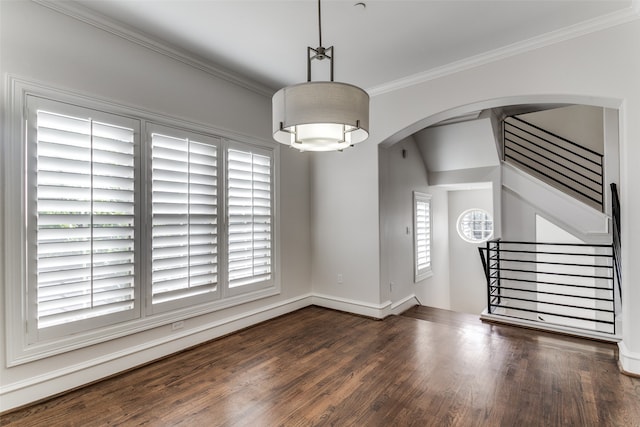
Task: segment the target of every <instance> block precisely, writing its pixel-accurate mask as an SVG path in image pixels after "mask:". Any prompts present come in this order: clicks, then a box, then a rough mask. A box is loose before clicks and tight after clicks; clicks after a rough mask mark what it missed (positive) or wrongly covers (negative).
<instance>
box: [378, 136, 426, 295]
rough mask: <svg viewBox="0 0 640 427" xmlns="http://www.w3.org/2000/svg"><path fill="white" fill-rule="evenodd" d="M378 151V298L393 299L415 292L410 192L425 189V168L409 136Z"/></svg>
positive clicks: (424, 190)
mask: <svg viewBox="0 0 640 427" xmlns="http://www.w3.org/2000/svg"><path fill="white" fill-rule="evenodd" d="M403 150H404V153H405V156H404V157H403V155H402V153H403ZM379 155H380V159H379V160H380V266H381V268H380V282H381V283H382V284H386V285H387V286H380V300H381V301H387V300H389V301H391V302H392V303H395V302H398V301H401V300H403V299H404V298H407V297H410V296H412V295H414V294H415V291H414V271H413V270H414V251H413V245H414V244H413V240H414V230H413V192H414V191H419V192H421V193H428V185H427V171H426V169H425V167H424V163H423V162H422V157H421V156H420V152H419V151H418V148H417V147H416V144H415V142H414V140H413V138H411V137H409V138H406V139H405V140H403V141H401V142H399V143H398V144H395V145H394V146H393V147H390V148H382V147H381V148H380V153H379ZM391 284H393V285H391Z"/></svg>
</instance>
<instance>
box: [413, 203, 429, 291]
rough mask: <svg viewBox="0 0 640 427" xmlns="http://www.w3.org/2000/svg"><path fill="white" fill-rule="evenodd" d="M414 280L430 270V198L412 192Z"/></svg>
mask: <svg viewBox="0 0 640 427" xmlns="http://www.w3.org/2000/svg"><path fill="white" fill-rule="evenodd" d="M414 199H415V201H414V203H415V207H414V209H415V214H414V215H415V231H414V234H415V269H416V271H415V273H416V280H420V279H421V278H423V275H425V274H426V273H428V272H430V270H431V198H430V196H428V195H426V194H420V193H414Z"/></svg>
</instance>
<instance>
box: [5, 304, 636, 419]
mask: <svg viewBox="0 0 640 427" xmlns="http://www.w3.org/2000/svg"><path fill="white" fill-rule="evenodd" d="M616 359H617V349H616V346H614V345H611V344H606V343H599V342H593V341H587V340H582V339H577V338H571V337H563V336H558V335H553V334H549V333H543V332H536V331H531V330H526V329H520V328H514V327H509V326H505V325H494V324H487V323H482V322H481V321H479V320H478V319H477V317H475V316H469V315H461V314H459V313H452V312H448V311H444V310H437V309H431V308H425V307H416V308H414V309H411V310H409V311H408V312H407V313H405V315H403V316H391V317H389V318H387V319H385V320H383V321H376V320H371V319H367V318H363V317H359V316H352V315H349V314H345V313H340V312H337V311H332V310H326V309H322V308H318V307H308V308H305V309H302V310H299V311H297V312H294V313H291V314H288V315H285V316H282V317H279V318H277V319H273V320H270V321H268V322H265V323H262V324H260V325H256V326H255V327H252V328H249V329H246V330H243V331H240V332H238V333H236V334H232V335H230V336H227V337H224V338H221V339H218V340H215V341H212V342H209V343H206V344H203V345H201V346H198V347H196V348H193V349H190V350H187V351H184V352H182V353H179V354H176V355H174V356H171V357H169V358H166V359H163V360H159V361H157V362H155V363H152V364H149V365H147V366H143V367H140V368H138V369H135V370H133V371H130V372H127V373H125V374H122V375H120V376H116V377H113V378H110V379H107V380H105V381H102V382H99V383H96V384H93V385H90V386H87V387H85V388H82V389H79V390H75V391H73V392H70V393H67V394H65V395H63V396H59V397H56V398H54V399H51V400H49V401H46V402H43V403H39V404H36V405H32V406H30V407H27V408H23V409H21V410H18V411H15V412H11V413H8V414H4V415H3V416H2V417H1V418H0V425H1V426H30V427H31V426H47V427H52V426H107V425H108V426H139V425H145V426H229V427H231V426H233V427H237V426H240V427H242V426H385V427H386V426H465V427H466V426H581V427H582V426H625V427H639V426H640V379H638V378H632V377H628V376H625V375H622V374H620V372H619V371H618V368H617V365H616V363H617V362H616Z"/></svg>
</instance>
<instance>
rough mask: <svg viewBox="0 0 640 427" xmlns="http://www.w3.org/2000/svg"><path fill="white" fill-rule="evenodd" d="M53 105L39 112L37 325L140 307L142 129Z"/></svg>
mask: <svg viewBox="0 0 640 427" xmlns="http://www.w3.org/2000/svg"><path fill="white" fill-rule="evenodd" d="M52 110H54V111H47V110H44V109H39V110H38V111H37V113H36V134H37V136H36V162H35V163H36V166H35V169H36V179H35V181H36V188H35V199H36V200H35V204H36V211H37V216H36V222H37V224H36V225H35V232H36V254H35V258H36V262H35V264H36V277H37V279H36V281H37V283H36V305H37V310H36V311H37V328H38V329H43V328H48V327H52V326H57V325H62V324H69V323H71V322H77V321H81V320H86V319H90V318H95V317H99V316H107V315H110V314H113V313H118V312H123V311H127V310H132V309H133V308H134V304H135V301H134V300H135V275H134V272H135V255H134V248H135V235H136V233H135V230H134V227H135V210H136V208H135V199H136V198H135V171H134V162H135V155H134V153H135V149H134V148H135V147H134V135H135V131H134V129H132V128H128V127H123V126H118V125H116V124H113V123H109V122H108V120H107V121H99V120H94V119H92V118H91V113H92V112H91V111H90V110H87V115H86V116H79V117H74V116H69V115H63V114H59V113H58V112H57V111H55V109H52ZM100 115H101V116H104V114H100ZM114 122H116V123H117V122H118V119H117V118H115V117H114Z"/></svg>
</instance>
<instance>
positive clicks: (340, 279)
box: [338, 274, 342, 283]
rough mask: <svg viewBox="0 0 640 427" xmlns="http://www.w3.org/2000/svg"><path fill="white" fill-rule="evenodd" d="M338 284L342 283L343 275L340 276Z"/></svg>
mask: <svg viewBox="0 0 640 427" xmlns="http://www.w3.org/2000/svg"><path fill="white" fill-rule="evenodd" d="M338 283H342V274H338Z"/></svg>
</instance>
